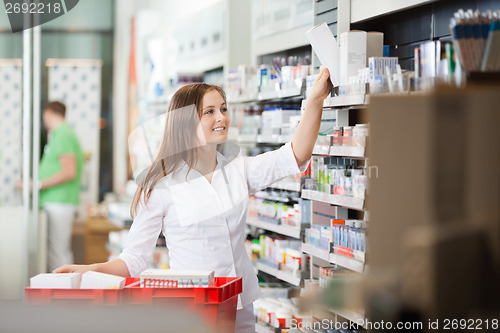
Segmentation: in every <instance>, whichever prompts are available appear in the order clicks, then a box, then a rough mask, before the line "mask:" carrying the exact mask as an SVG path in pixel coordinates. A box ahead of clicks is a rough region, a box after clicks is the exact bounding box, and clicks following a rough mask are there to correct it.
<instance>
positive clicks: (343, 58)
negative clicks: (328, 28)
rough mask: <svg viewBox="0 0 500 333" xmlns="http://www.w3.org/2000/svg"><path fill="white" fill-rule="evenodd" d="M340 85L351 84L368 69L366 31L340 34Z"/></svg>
mask: <svg viewBox="0 0 500 333" xmlns="http://www.w3.org/2000/svg"><path fill="white" fill-rule="evenodd" d="M339 41H340V42H339V44H340V84H342V85H346V84H348V83H349V77H351V76H357V75H358V71H359V70H360V69H363V68H365V67H366V59H367V58H366V43H367V37H366V31H347V32H343V33H341V34H340V40H339Z"/></svg>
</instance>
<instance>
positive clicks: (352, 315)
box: [329, 309, 365, 327]
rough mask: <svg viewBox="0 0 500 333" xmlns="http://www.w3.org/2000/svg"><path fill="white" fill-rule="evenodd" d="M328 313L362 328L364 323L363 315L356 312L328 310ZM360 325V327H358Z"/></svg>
mask: <svg viewBox="0 0 500 333" xmlns="http://www.w3.org/2000/svg"><path fill="white" fill-rule="evenodd" d="M329 310H330V312H333V313H335V314H336V315H338V316H341V317H344V318H345V319H347V320H349V321H352V322H353V323H355V324H357V325H359V326H361V327H364V323H365V315H364V314H363V313H359V312H356V311H352V310H348V309H341V310H339V309H329ZM361 323H362V325H360V324H361Z"/></svg>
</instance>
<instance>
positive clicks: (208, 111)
mask: <svg viewBox="0 0 500 333" xmlns="http://www.w3.org/2000/svg"><path fill="white" fill-rule="evenodd" d="M209 113H214V110H207V111H205V114H209Z"/></svg>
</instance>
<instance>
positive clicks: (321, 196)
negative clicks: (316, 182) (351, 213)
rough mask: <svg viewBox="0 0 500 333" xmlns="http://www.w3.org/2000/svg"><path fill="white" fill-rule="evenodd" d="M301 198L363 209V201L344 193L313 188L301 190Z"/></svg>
mask: <svg viewBox="0 0 500 333" xmlns="http://www.w3.org/2000/svg"><path fill="white" fill-rule="evenodd" d="M302 198H303V199H309V200H315V201H321V202H324V203H329V204H331V205H335V206H342V207H346V208H349V209H355V210H363V207H364V203H365V201H364V200H363V199H358V198H354V197H347V196H344V195H337V194H328V193H324V192H319V191H314V190H302Z"/></svg>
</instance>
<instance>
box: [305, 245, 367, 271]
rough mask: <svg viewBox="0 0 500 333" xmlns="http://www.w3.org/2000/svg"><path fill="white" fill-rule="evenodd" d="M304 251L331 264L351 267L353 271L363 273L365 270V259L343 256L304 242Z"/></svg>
mask: <svg viewBox="0 0 500 333" xmlns="http://www.w3.org/2000/svg"><path fill="white" fill-rule="evenodd" d="M302 252H304V253H307V254H310V255H312V256H314V257H316V258H319V259H321V260H324V261H328V262H329V263H331V264H336V265H339V266H342V267H344V268H347V269H350V270H351V271H354V272H358V273H363V272H364V266H365V263H364V261H359V260H355V259H352V258H349V257H346V256H342V255H339V254H335V253H329V252H328V251H325V250H322V249H318V248H316V247H314V246H312V245H311V244H306V243H302Z"/></svg>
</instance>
